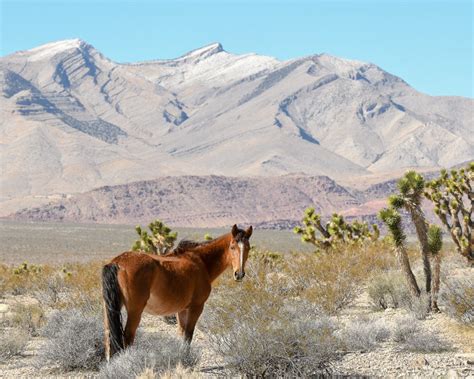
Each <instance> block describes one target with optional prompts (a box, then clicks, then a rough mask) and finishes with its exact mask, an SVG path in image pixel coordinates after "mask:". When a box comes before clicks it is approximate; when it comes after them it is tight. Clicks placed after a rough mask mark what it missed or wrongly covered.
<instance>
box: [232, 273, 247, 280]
mask: <svg viewBox="0 0 474 379" xmlns="http://www.w3.org/2000/svg"><path fill="white" fill-rule="evenodd" d="M244 276H245V272H244V271H242V272H241V271H236V272H234V280H235V281H237V282H241V281H242V279H243V278H244Z"/></svg>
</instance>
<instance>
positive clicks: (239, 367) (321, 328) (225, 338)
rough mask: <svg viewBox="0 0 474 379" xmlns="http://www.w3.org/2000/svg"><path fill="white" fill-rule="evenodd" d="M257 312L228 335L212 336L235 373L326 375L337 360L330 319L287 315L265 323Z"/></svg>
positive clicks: (238, 319)
mask: <svg viewBox="0 0 474 379" xmlns="http://www.w3.org/2000/svg"><path fill="white" fill-rule="evenodd" d="M258 313H259V312H258V311H256V312H254V314H251V315H247V316H249V317H245V319H244V320H242V319H241V318H240V317H239V318H236V319H235V322H234V323H233V325H231V327H230V328H229V329H227V330H226V331H225V332H222V333H218V334H209V339H210V344H211V347H212V348H213V350H214V351H215V352H217V353H218V354H219V355H220V356H221V357H222V359H223V360H224V363H225V365H226V367H227V368H228V369H230V370H231V372H232V373H233V374H236V375H246V376H250V377H252V376H270V377H274V376H276V377H278V376H297V377H304V376H308V375H314V374H318V373H322V372H325V370H326V369H327V365H328V363H329V362H330V361H331V360H332V359H335V357H336V353H335V351H336V350H337V339H336V338H335V337H334V329H335V328H334V326H333V324H332V323H330V322H328V320H327V319H322V320H310V319H298V318H296V317H295V315H292V314H288V315H285V316H283V317H280V318H279V319H276V320H273V321H269V322H268V323H265V322H261V321H260V320H259V317H260V316H259V315H257V314H258Z"/></svg>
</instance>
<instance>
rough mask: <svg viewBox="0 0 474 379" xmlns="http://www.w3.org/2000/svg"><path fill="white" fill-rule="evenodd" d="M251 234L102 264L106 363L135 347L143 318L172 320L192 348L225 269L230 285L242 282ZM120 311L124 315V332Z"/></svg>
mask: <svg viewBox="0 0 474 379" xmlns="http://www.w3.org/2000/svg"><path fill="white" fill-rule="evenodd" d="M252 231H253V229H252V226H250V227H249V228H248V229H246V230H242V229H239V228H238V227H237V225H234V226H233V227H232V230H231V232H230V233H227V234H224V235H222V236H220V237H218V238H216V239H214V240H211V241H206V242H203V243H196V242H189V241H184V242H182V243H180V244H179V245H178V247H177V248H176V249H175V250H173V251H172V252H170V253H168V254H166V255H163V256H158V255H152V254H148V253H141V252H131V251H129V252H124V253H122V254H120V255H119V256H117V257H115V258H114V259H112V261H111V262H110V263H108V264H106V265H105V266H104V267H103V269H102V295H103V305H104V332H105V338H104V342H105V355H106V359H107V361H109V360H110V358H111V357H112V356H113V355H114V354H115V353H117V352H119V351H121V350H123V349H125V348H126V347H127V346H130V345H132V344H133V341H134V339H135V333H136V331H137V328H138V325H139V323H140V319H141V316H142V313H143V312H146V313H149V314H153V315H160V316H166V315H172V314H176V315H177V320H178V331H179V334H180V335H181V336H182V337H183V338H184V341H185V342H186V343H188V344H190V343H191V340H192V338H193V334H194V328H195V326H196V322H197V321H198V319H199V316H200V315H201V313H202V311H203V308H204V303H205V302H206V301H207V299H208V298H209V295H210V293H211V288H212V287H211V284H212V282H213V281H214V280H216V278H217V277H219V275H221V274H222V273H223V272H224V271H225V270H226V269H227V268H228V267H232V269H233V276H234V280H236V281H242V279H243V278H244V276H245V262H246V261H247V258H248V254H249V250H250V243H249V239H250V236H251V235H252ZM123 306H125V309H126V311H127V322H126V324H125V329H124V328H123V324H122V316H121V309H122V307H123Z"/></svg>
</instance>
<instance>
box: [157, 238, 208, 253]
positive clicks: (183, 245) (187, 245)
mask: <svg viewBox="0 0 474 379" xmlns="http://www.w3.org/2000/svg"><path fill="white" fill-rule="evenodd" d="M212 241H213V240H211V241H192V240H181V241H179V243H178V246H176V247H175V248H174V249H173V250H171V251H170V252H169V253H168V254H166V255H167V256H169V255H180V254H183V253H185V252H186V251H192V250H193V249H195V248H197V247H200V246H204V245H207V244H209V243H210V242H212Z"/></svg>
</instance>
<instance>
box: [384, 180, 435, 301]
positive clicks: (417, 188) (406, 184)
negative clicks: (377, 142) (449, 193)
mask: <svg viewBox="0 0 474 379" xmlns="http://www.w3.org/2000/svg"><path fill="white" fill-rule="evenodd" d="M397 185H398V189H399V193H398V194H396V195H391V196H390V197H389V198H388V201H389V204H390V206H391V207H393V208H395V209H400V208H404V209H405V210H406V211H407V212H408V213H409V214H410V217H411V219H412V221H413V224H414V225H415V230H416V234H417V237H418V240H419V241H420V247H421V255H422V259H423V271H424V273H425V286H426V292H427V293H428V294H431V264H430V254H431V252H430V248H429V245H428V223H427V222H426V220H425V215H424V213H423V210H422V209H421V200H422V198H423V191H424V188H425V181H424V179H423V177H422V176H421V175H420V174H418V173H417V172H415V171H408V172H407V173H406V174H405V176H404V177H403V178H401V179H400V180H399V181H398V183H397Z"/></svg>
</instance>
